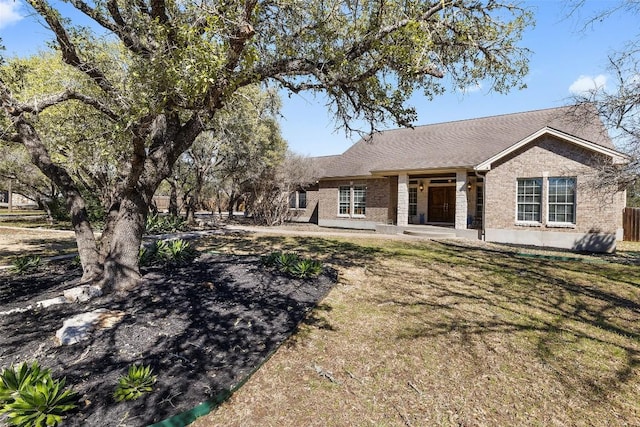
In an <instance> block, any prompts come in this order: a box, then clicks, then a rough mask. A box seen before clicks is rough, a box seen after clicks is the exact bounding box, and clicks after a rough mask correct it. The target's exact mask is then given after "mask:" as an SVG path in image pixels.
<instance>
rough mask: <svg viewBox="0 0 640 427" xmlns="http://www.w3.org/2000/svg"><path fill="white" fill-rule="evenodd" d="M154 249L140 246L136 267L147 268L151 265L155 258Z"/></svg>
mask: <svg viewBox="0 0 640 427" xmlns="http://www.w3.org/2000/svg"><path fill="white" fill-rule="evenodd" d="M154 249H155V247H145V246H142V247H141V248H140V251H139V252H138V265H139V266H140V267H147V266H149V265H151V264H153V261H154V256H155V250H154Z"/></svg>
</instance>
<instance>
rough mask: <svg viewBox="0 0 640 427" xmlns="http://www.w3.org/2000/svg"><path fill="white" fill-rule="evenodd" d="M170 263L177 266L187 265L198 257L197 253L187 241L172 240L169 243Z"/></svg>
mask: <svg viewBox="0 0 640 427" xmlns="http://www.w3.org/2000/svg"><path fill="white" fill-rule="evenodd" d="M167 246H168V249H169V253H170V254H171V259H170V261H171V262H173V263H175V264H187V263H189V262H191V261H193V259H194V258H195V257H196V251H195V249H194V248H193V246H191V244H190V243H189V242H187V241H185V240H182V239H177V240H171V241H169V243H168V245H167Z"/></svg>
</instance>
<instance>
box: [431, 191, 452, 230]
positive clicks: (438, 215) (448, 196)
mask: <svg viewBox="0 0 640 427" xmlns="http://www.w3.org/2000/svg"><path fill="white" fill-rule="evenodd" d="M428 202H429V212H428V213H429V218H427V221H429V222H447V223H453V222H455V218H456V188H455V187H429V200H428Z"/></svg>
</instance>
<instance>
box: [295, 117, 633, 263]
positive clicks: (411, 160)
mask: <svg viewBox="0 0 640 427" xmlns="http://www.w3.org/2000/svg"><path fill="white" fill-rule="evenodd" d="M626 161H627V158H626V156H625V155H624V154H622V153H620V152H618V151H616V150H615V148H614V146H613V144H612V143H611V140H610V139H609V137H608V136H607V133H606V130H605V129H604V126H603V124H602V122H601V121H600V119H599V118H598V117H597V114H595V110H594V109H593V108H592V107H591V106H580V107H562V108H553V109H546V110H537V111H529V112H524V113H515V114H507V115H500V116H492V117H485V118H478V119H471V120H461V121H454V122H447V123H439V124H433V125H426V126H418V127H415V128H405V129H395V130H388V131H383V132H381V133H377V134H374V135H372V136H371V137H370V138H365V139H362V140H360V141H359V142H357V143H356V144H354V145H353V146H351V148H349V149H348V150H347V151H345V152H344V153H343V154H340V155H335V156H326V157H316V158H313V162H314V163H315V167H316V168H317V169H318V171H319V172H318V175H319V176H318V181H317V183H316V184H315V185H313V186H310V187H308V188H306V189H305V190H304V191H303V190H301V191H297V192H296V193H294V194H293V195H292V197H291V200H290V202H291V203H290V207H291V208H292V211H291V212H292V214H293V215H292V216H293V218H295V220H298V221H311V222H315V223H317V224H318V225H320V226H326V227H343V228H358V229H371V230H377V231H378V232H390V233H397V232H401V231H403V230H405V229H406V228H407V227H412V226H414V227H415V226H420V225H437V226H446V227H450V228H452V229H453V231H454V232H455V234H456V235H457V236H462V237H468V238H475V239H483V240H486V241H488V242H501V243H512V244H524V245H534V246H549V247H558V248H568V249H574V250H585V251H612V250H614V249H615V243H616V240H619V239H622V210H623V208H624V207H625V192H624V191H620V190H618V189H617V188H609V189H605V191H603V190H602V188H601V187H602V186H597V185H595V183H596V180H597V172H598V170H599V168H601V167H602V166H603V165H612V164H613V165H622V164H624V163H625V162H626Z"/></svg>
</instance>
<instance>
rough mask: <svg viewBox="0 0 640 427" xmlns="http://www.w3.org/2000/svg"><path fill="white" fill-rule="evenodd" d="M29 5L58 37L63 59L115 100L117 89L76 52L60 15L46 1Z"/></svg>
mask: <svg viewBox="0 0 640 427" xmlns="http://www.w3.org/2000/svg"><path fill="white" fill-rule="evenodd" d="M27 1H28V2H29V4H30V5H31V6H32V7H33V8H34V9H35V10H36V11H37V12H38V13H39V14H40V15H41V16H42V17H43V18H44V19H45V21H46V22H47V24H49V27H50V28H51V30H52V31H53V32H54V34H55V35H56V39H57V41H58V45H59V46H60V51H61V53H62V59H63V60H64V62H66V63H67V64H69V65H71V66H72V67H74V68H76V69H78V70H80V71H82V72H83V73H85V74H86V75H87V76H89V77H90V78H91V80H93V81H94V82H95V83H96V84H97V85H98V87H100V89H102V91H104V92H105V93H108V94H110V95H111V96H112V97H113V98H114V99H117V98H118V97H117V96H114V95H113V94H115V93H118V91H117V89H116V88H115V87H114V86H113V85H112V84H111V82H110V81H109V80H108V79H107V77H106V76H105V75H104V74H103V73H102V72H100V71H99V70H98V68H97V67H95V66H94V65H93V64H91V63H89V62H86V61H83V60H82V59H80V56H79V55H78V53H77V52H76V47H75V45H74V44H73V42H72V41H71V39H70V38H69V34H67V31H66V29H65V28H64V26H63V25H62V23H61V22H60V19H59V18H58V13H57V12H56V11H54V10H53V9H52V8H51V6H49V4H48V3H47V2H46V0H27Z"/></svg>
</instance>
